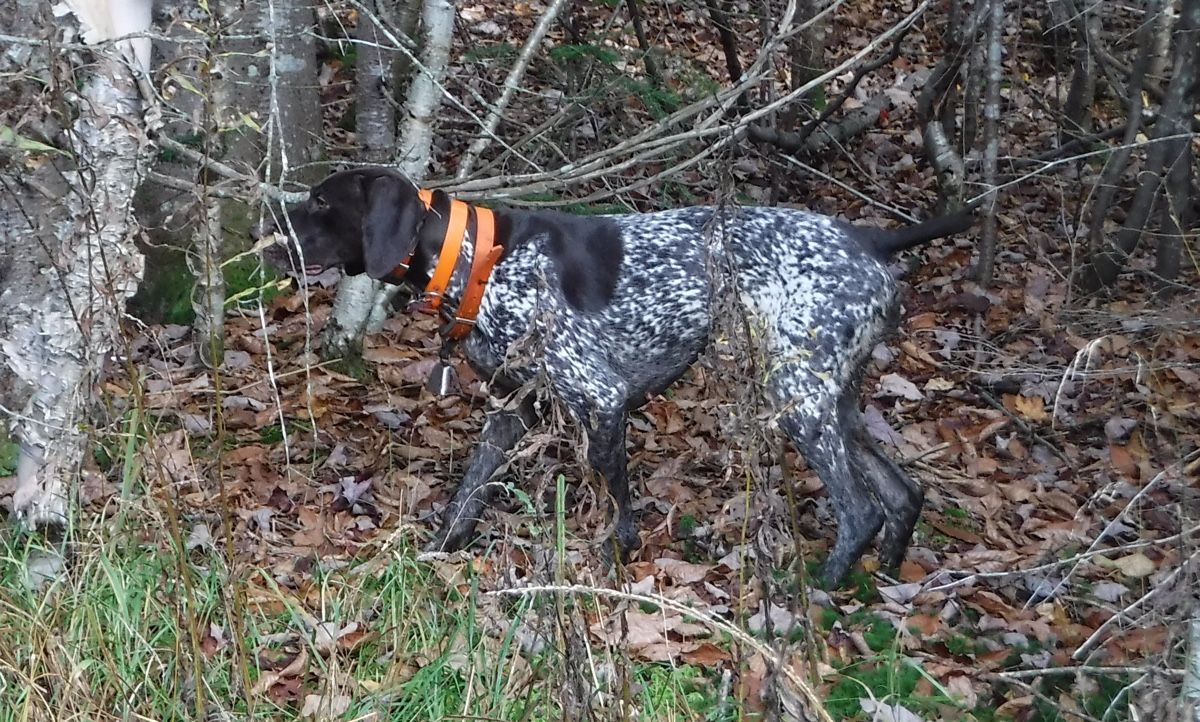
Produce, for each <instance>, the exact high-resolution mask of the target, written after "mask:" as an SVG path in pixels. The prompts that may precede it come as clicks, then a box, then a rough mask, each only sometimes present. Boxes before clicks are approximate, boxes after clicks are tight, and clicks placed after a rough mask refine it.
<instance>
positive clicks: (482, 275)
mask: <svg viewBox="0 0 1200 722" xmlns="http://www.w3.org/2000/svg"><path fill="white" fill-rule="evenodd" d="M456 202H457V201H456ZM474 211H475V237H474V240H475V252H474V253H473V254H472V256H471V275H470V277H469V278H468V279H467V287H466V289H465V290H464V291H463V297H462V302H461V303H459V305H458V313H456V314H455V316H454V320H453V321H451V322H450V323H449V324H448V326H449V328H448V329H443V330H442V333H443V334H444V335H446V336H447V337H449V338H450V339H452V340H455V341H457V340H459V339H461V338H462V337H464V336H466V335H467V334H468V333H470V332H471V329H472V328H474V327H475V316H476V315H477V314H478V313H479V304H480V303H481V302H482V301H483V292H484V290H485V289H486V288H487V282H488V279H489V278H491V275H492V268H494V267H495V265H496V261H498V260H500V254H501V253H503V252H504V248H503V247H502V246H499V245H496V216H495V214H493V213H492V212H491V211H490V210H488V209H487V208H474Z"/></svg>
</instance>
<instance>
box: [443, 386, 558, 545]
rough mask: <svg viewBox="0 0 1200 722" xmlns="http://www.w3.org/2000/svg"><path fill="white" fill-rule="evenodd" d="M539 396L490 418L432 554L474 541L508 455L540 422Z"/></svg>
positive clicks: (445, 518)
mask: <svg viewBox="0 0 1200 722" xmlns="http://www.w3.org/2000/svg"><path fill="white" fill-rule="evenodd" d="M535 396H536V394H533V393H527V394H526V395H525V398H524V399H522V400H521V402H520V404H518V405H517V407H516V408H515V409H501V410H500V411H494V412H492V413H491V414H489V415H488V418H487V422H486V423H485V424H484V426H483V433H482V434H480V438H479V443H478V444H477V445H476V446H475V451H474V452H473V453H472V454H471V461H470V463H469V464H468V465H467V473H466V474H464V475H463V480H462V483H461V484H460V485H459V487H458V490H457V491H455V492H454V496H453V497H452V498H451V499H450V503H449V504H448V505H447V506H446V509H445V511H443V512H442V528H441V530H440V531H439V532H438V533H437V535H436V536H434V538H433V541H432V542H431V543H430V544H429V546H428V547H427V548H428V550H429V551H447V552H449V551H457V550H458V549H462V548H463V547H465V546H466V545H467V543H468V542H470V541H471V536H472V535H473V534H474V532H475V525H476V524H477V523H479V516H480V515H481V514H482V513H483V510H484V509H485V508H486V507H487V505H488V503H489V502H490V501H491V499H492V496H493V490H492V489H491V488H490V487H489V484H488V482H489V481H491V478H492V475H493V474H495V473H496V470H497V469H499V468H500V466H501V465H503V464H504V458H505V456H506V455H507V454H508V452H509V451H511V450H512V448H513V447H514V446H516V445H517V442H518V441H520V440H521V437H522V436H524V435H525V432H527V431H529V429H530V428H531V427H532V426H533V425H534V424H535V423H536V422H537V419H538V415H537V411H536V409H535V408H534V401H535Z"/></svg>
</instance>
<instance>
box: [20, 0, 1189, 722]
mask: <svg viewBox="0 0 1200 722" xmlns="http://www.w3.org/2000/svg"><path fill="white" fill-rule="evenodd" d="M116 38H124V39H122V40H115V39H116ZM1198 71H1200V0H1137V1H1135V2H1128V3H1115V2H1092V3H1088V2H1083V1H1082V0H1031V1H1030V2H1024V3H1018V2H1012V1H1007V2H1006V1H1004V0H975V1H974V2H965V1H963V0H939V1H937V2H934V1H933V0H924V1H923V2H915V1H913V0H867V1H866V2H832V3H830V2H825V1H824V0H806V1H804V2H797V1H792V2H784V1H782V0H706V1H705V2H700V1H699V0H692V1H689V2H682V1H678V2H675V1H670V0H623V1H621V0H571V1H570V2H568V1H567V0H548V1H547V2H515V3H513V2H502V1H500V0H494V1H489V0H484V1H481V2H475V3H470V2H457V3H451V2H448V0H426V1H424V2H419V1H416V0H365V1H363V2H359V1H357V0H349V1H348V2H329V3H312V2H309V1H307V0H271V1H269V2H250V1H249V0H247V1H245V2H225V1H223V0H216V1H212V2H190V1H182V0H181V1H177V2H176V1H166V0H163V1H161V2H158V3H155V4H154V5H153V7H151V5H150V3H149V1H148V0H108V2H103V1H102V0H71V2H68V3H65V4H63V5H58V6H53V7H52V6H51V5H50V4H48V3H44V2H34V1H32V0H0V77H2V78H3V85H2V86H0V361H2V362H3V363H0V413H2V417H3V418H4V420H5V423H4V424H2V425H0V504H2V505H3V507H4V509H5V512H6V514H7V517H8V522H9V523H8V524H7V526H6V528H5V529H4V532H3V535H2V539H0V544H2V546H0V548H2V549H3V553H2V554H0V719H46V720H63V719H76V718H78V719H91V720H98V719H132V718H150V719H179V718H187V719H204V718H207V719H243V718H245V719H249V718H268V719H276V718H278V719H285V718H286V719H291V718H297V717H315V718H319V719H356V720H357V719H379V720H383V719H396V720H401V719H403V720H409V719H440V718H444V717H455V716H465V717H469V718H489V719H553V720H558V719H613V718H646V719H676V718H681V719H709V720H732V719H743V718H757V717H761V718H764V719H780V718H784V719H806V720H807V719H837V720H843V719H863V720H865V719H888V720H935V719H945V720H960V719H975V720H1007V719H1012V720H1022V721H1024V720H1126V719H1130V720H1132V719H1151V720H1168V719H1200V718H1197V717H1196V716H1195V715H1196V712H1195V707H1194V703H1195V701H1196V697H1197V696H1198V695H1200V692H1198V690H1200V681H1197V680H1198V679H1200V674H1198V673H1197V668H1198V667H1200V661H1197V660H1200V653H1198V652H1197V651H1196V646H1197V645H1200V622H1196V621H1193V620H1194V617H1195V602H1196V598H1195V592H1194V590H1195V565H1196V559H1197V549H1196V545H1195V540H1196V531H1197V507H1196V484H1197V470H1198V468H1200V453H1198V450H1197V449H1198V443H1197V432H1198V425H1197V423H1196V420H1197V417H1198V416H1200V410H1198V409H1200V407H1198V405H1197V403H1198V398H1200V368H1198V366H1200V321H1198V319H1197V313H1196V309H1197V308H1198V304H1197V301H1198V299H1197V280H1198V273H1197V272H1198V266H1197V261H1196V250H1197V223H1198V220H1197V215H1198V214H1197V208H1200V190H1198V184H1197V173H1196V170H1197V158H1198V153H1200V140H1198V133H1200V116H1198V115H1197V111H1198V107H1197V104H1198V98H1200V79H1198V78H1197V73H1198ZM355 163H380V164H387V165H393V166H395V167H397V168H399V169H400V170H402V171H403V172H405V173H406V174H408V175H409V176H410V177H412V178H413V179H414V180H416V181H418V182H421V183H423V184H424V185H426V186H427V187H437V188H443V189H445V190H448V191H450V192H452V193H454V194H456V195H458V196H459V197H462V198H465V199H470V200H473V201H477V202H482V203H485V204H492V203H508V204H516V205H525V206H552V207H558V208H562V209H565V210H569V211H571V212H576V213H585V214H586V213H603V212H637V211H649V210H658V209H663V208H669V207H678V206H684V205H694V204H700V203H706V204H726V203H745V204H792V205H797V206H801V207H805V208H808V209H810V210H813V211H817V212H821V213H826V214H830V215H836V216H839V217H842V218H846V219H849V220H851V221H853V222H855V223H858V224H862V225H877V226H886V225H890V224H893V223H895V222H898V221H901V222H902V221H906V220H911V219H914V218H923V217H927V216H930V215H935V214H939V213H944V212H950V211H954V210H958V209H961V208H971V209H974V210H975V211H976V213H977V214H978V216H979V218H980V224H979V226H978V227H977V231H976V233H975V234H974V235H973V236H972V237H971V238H967V239H958V240H956V241H947V242H944V243H941V244H935V245H933V246H931V247H930V248H928V249H923V250H922V251H921V252H920V253H919V254H916V257H913V258H911V259H905V262H904V263H897V264H895V271H896V272H897V274H903V275H904V278H905V282H906V284H907V286H908V288H907V295H906V301H905V315H904V320H903V321H902V326H901V331H900V333H899V334H897V335H896V336H895V337H894V338H893V339H891V340H890V341H889V343H888V344H887V345H886V346H880V347H879V349H877V351H876V354H875V359H874V364H873V367H872V369H871V371H870V373H869V378H868V380H867V386H866V391H867V394H868V397H869V401H868V406H867V409H866V414H867V418H868V420H869V423H870V425H871V429H872V433H873V434H875V435H876V436H877V437H878V438H879V439H880V440H882V441H883V442H884V443H885V444H889V445H891V446H892V447H894V448H893V449H891V452H892V455H893V456H896V457H897V458H903V459H906V460H907V462H906V463H907V465H908V466H909V467H910V470H911V471H913V472H914V473H915V474H916V475H917V476H918V477H920V478H921V480H922V481H923V482H924V483H925V484H926V487H927V489H928V497H929V498H928V503H927V505H926V510H925V514H924V515H923V518H922V523H921V526H920V527H919V529H918V533H917V538H916V540H915V542H914V548H913V549H912V550H911V551H910V552H909V555H908V561H907V562H906V563H905V565H904V568H903V569H902V572H901V579H897V580H888V579H883V578H879V577H872V576H870V575H869V574H867V573H865V572H869V571H872V564H871V560H869V559H868V560H867V563H866V565H865V566H866V569H865V570H864V573H863V574H862V575H860V576H859V577H856V578H855V580H854V581H853V582H852V584H851V585H850V586H849V587H848V588H847V589H844V590H839V591H837V592H832V593H826V592H820V591H810V590H807V588H806V586H805V584H804V582H805V581H806V576H805V575H806V564H810V563H813V562H815V561H816V560H818V559H819V558H820V557H821V556H822V555H823V553H824V551H825V549H826V547H827V545H828V543H830V541H831V539H832V521H831V516H830V513H829V509H828V508H827V500H826V498H825V496H824V494H823V492H822V490H821V489H820V487H819V482H818V481H817V480H816V478H815V476H814V475H812V474H811V473H810V472H808V471H807V470H805V468H804V466H803V461H802V459H799V458H798V457H797V456H796V455H795V454H794V453H792V452H791V450H790V449H788V448H785V447H783V446H782V445H779V444H777V443H775V442H774V441H773V440H772V439H770V438H750V437H748V436H747V435H746V430H747V428H749V427H750V426H751V424H748V423H747V424H743V423H742V422H743V421H745V420H750V419H753V418H754V417H755V415H756V414H759V413H760V411H759V410H758V409H757V407H755V406H754V403H753V399H752V398H751V396H752V394H748V393H747V392H746V388H747V386H746V383H747V379H748V377H747V376H746V374H745V369H744V367H741V366H739V363H738V360H737V354H736V353H734V352H735V351H737V349H736V348H735V347H733V346H730V345H729V343H728V339H724V340H723V341H724V342H723V343H718V344H717V345H716V347H715V348H714V350H713V352H712V353H710V354H709V356H708V357H706V358H705V359H704V360H702V362H701V363H700V364H698V365H697V366H696V367H695V368H694V369H693V370H692V371H691V372H690V373H689V374H688V375H687V376H686V377H685V379H684V380H683V381H681V382H680V383H679V384H678V385H677V386H676V387H674V388H673V389H672V391H671V392H669V393H668V394H666V395H665V396H663V397H659V398H657V399H655V400H653V401H652V402H651V403H650V404H648V405H647V406H646V407H645V408H644V409H642V410H641V411H640V412H638V413H637V414H635V415H634V420H633V422H632V423H633V427H634V434H633V435H631V439H630V458H631V462H632V463H631V473H632V475H633V477H634V481H635V484H636V487H637V488H638V489H639V492H640V493H639V496H640V501H639V507H638V510H639V513H640V514H641V517H642V519H641V528H642V530H643V543H644V547H643V549H642V552H641V555H640V557H639V558H638V559H637V560H636V561H635V562H634V563H633V564H630V565H627V566H626V567H625V568H624V569H623V570H621V571H620V573H619V574H616V575H615V576H614V575H611V574H610V572H609V569H608V567H607V566H606V565H605V564H604V562H603V559H602V555H601V554H599V552H598V551H597V550H596V549H594V548H592V547H591V546H590V544H589V540H591V539H593V538H599V537H601V536H602V534H601V533H600V530H602V527H603V526H604V523H605V522H604V509H605V500H604V498H603V492H602V491H601V490H599V488H598V487H597V486H595V485H594V484H590V483H589V481H588V479H586V478H585V477H584V475H583V474H582V473H581V471H580V466H579V464H577V463H576V459H575V448H574V446H573V444H571V443H569V439H570V438H571V435H570V431H569V430H567V429H560V428H555V429H552V430H551V431H552V432H553V433H544V434H538V435H534V436H532V437H531V438H530V439H529V440H528V441H527V442H526V443H525V444H524V445H523V446H522V447H521V448H520V449H519V450H518V452H517V454H515V456H514V459H513V460H512V461H511V462H510V464H511V470H512V471H513V472H514V473H513V475H512V477H513V478H512V481H511V482H510V487H509V492H508V502H507V504H506V505H505V506H504V507H503V508H502V509H501V510H499V511H497V512H496V513H495V514H494V516H492V517H490V518H489V520H488V523H487V524H486V525H485V526H486V527H487V528H486V530H485V531H486V534H485V539H486V540H487V542H486V543H484V544H480V545H477V546H476V547H475V548H474V550H473V551H472V553H471V554H469V555H463V556H454V557H449V558H425V557H421V558H418V554H417V549H419V548H420V544H421V542H422V541H423V540H424V539H426V538H428V534H429V533H430V529H431V523H432V519H434V518H435V517H436V511H437V510H438V509H439V508H440V506H441V504H443V503H444V502H445V500H446V498H447V496H448V492H449V490H451V489H452V488H453V483H454V481H455V479H456V478H457V474H458V473H459V471H460V467H461V462H462V460H463V458H464V457H465V453H466V451H467V449H469V445H470V441H471V439H472V438H474V435H475V433H476V432H477V431H478V428H479V424H480V422H481V418H482V403H483V401H482V400H483V394H482V391H481V389H480V381H479V380H478V379H474V378H472V377H471V376H470V375H469V374H465V375H464V377H465V381H466V383H465V389H464V393H463V394H462V395H460V396H454V397H448V398H444V399H437V398H434V397H431V396H429V395H428V394H426V393H424V392H423V391H422V385H423V383H424V380H425V377H426V375H427V374H428V372H429V370H430V368H431V366H432V364H433V362H434V361H435V359H436V349H437V343H436V338H435V332H434V331H435V325H434V323H433V321H432V320H430V319H428V318H424V317H412V316H409V315H406V314H404V313H402V312H393V311H392V309H393V306H394V305H395V304H396V303H397V301H396V299H395V298H394V297H395V295H396V293H397V289H395V288H393V287H386V286H381V285H380V284H377V283H374V282H371V281H370V280H369V279H367V278H366V277H365V276H362V277H358V278H351V279H339V278H338V277H337V275H336V274H330V275H327V276H323V277H320V278H312V279H308V282H307V283H306V284H303V287H302V288H301V289H300V291H299V292H297V293H291V292H286V293H285V292H283V291H284V289H285V288H286V287H287V286H288V285H289V282H288V281H287V280H286V279H277V278H275V277H274V276H272V275H271V274H270V273H269V272H266V271H264V270H263V269H262V268H261V264H260V262H259V258H258V253H257V250H256V249H255V247H254V241H253V240H252V237H253V233H252V230H253V229H254V228H255V227H257V226H259V225H260V224H261V223H262V222H263V221H264V220H265V219H268V218H270V217H272V215H273V214H274V213H276V212H277V210H278V207H279V204H280V203H281V202H286V201H294V200H297V199H299V198H302V197H304V195H303V193H304V190H305V189H306V188H307V186H308V185H310V184H311V183H313V182H315V181H316V180H317V179H319V178H321V177H323V176H324V175H325V174H327V173H328V172H329V171H330V170H332V169H335V168H338V167H344V166H346V165H348V164H355Z"/></svg>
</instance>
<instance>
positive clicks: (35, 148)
mask: <svg viewBox="0 0 1200 722" xmlns="http://www.w3.org/2000/svg"><path fill="white" fill-rule="evenodd" d="M0 145H15V146H17V148H19V149H20V150H25V151H30V152H34V153H62V154H63V155H68V153H67V152H66V151H64V150H61V149H59V148H55V147H54V146H52V145H46V144H45V143H41V142H38V141H36V140H34V139H32V138H26V137H25V136H23V135H21V134H20V133H18V132H17V131H15V130H13V129H12V128H10V127H8V126H7V125H3V124H0Z"/></svg>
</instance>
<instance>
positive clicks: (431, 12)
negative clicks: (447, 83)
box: [321, 0, 455, 359]
mask: <svg viewBox="0 0 1200 722" xmlns="http://www.w3.org/2000/svg"><path fill="white" fill-rule="evenodd" d="M421 17H422V21H423V25H424V27H425V37H424V42H423V43H422V47H421V67H419V68H417V69H416V70H415V77H414V78H413V82H412V85H411V86H410V87H409V90H408V99H407V101H406V102H405V111H406V112H405V114H404V116H405V122H404V127H403V128H402V131H401V133H400V138H401V140H400V147H399V150H398V151H397V153H396V157H395V159H396V165H397V167H398V168H399V170H400V171H401V172H403V173H404V174H405V175H407V176H408V177H409V178H411V179H412V180H413V181H414V182H417V183H419V182H421V181H423V180H424V179H425V174H426V172H427V171H428V166H429V158H430V152H431V150H432V149H433V119H434V115H435V113H436V112H437V109H438V107H439V106H440V105H441V104H442V97H443V96H442V90H441V83H442V80H443V79H444V78H445V77H446V69H447V68H448V67H449V65H450V40H451V37H452V36H453V33H454V18H455V10H454V5H453V4H452V3H450V2H449V0H425V2H424V6H423V8H422V14H421ZM391 296H392V293H391V292H389V291H388V290H387V289H385V287H384V284H382V283H379V282H378V281H374V280H372V279H371V278H369V277H368V276H367V275H366V274H361V275H358V276H348V277H346V278H345V279H343V280H342V283H341V284H340V285H339V286H338V297H337V300H336V301H335V302H334V305H333V313H332V314H331V315H330V318H329V325H328V326H327V327H326V329H325V334H324V336H323V338H322V341H321V355H322V356H323V357H324V358H327V359H329V358H339V357H343V356H347V355H351V356H355V355H358V353H359V350H360V349H361V347H362V337H363V335H364V334H366V333H374V332H377V331H378V330H379V329H380V328H382V327H383V322H384V320H385V319H386V318H387V311H388V306H389V304H390V301H391Z"/></svg>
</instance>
